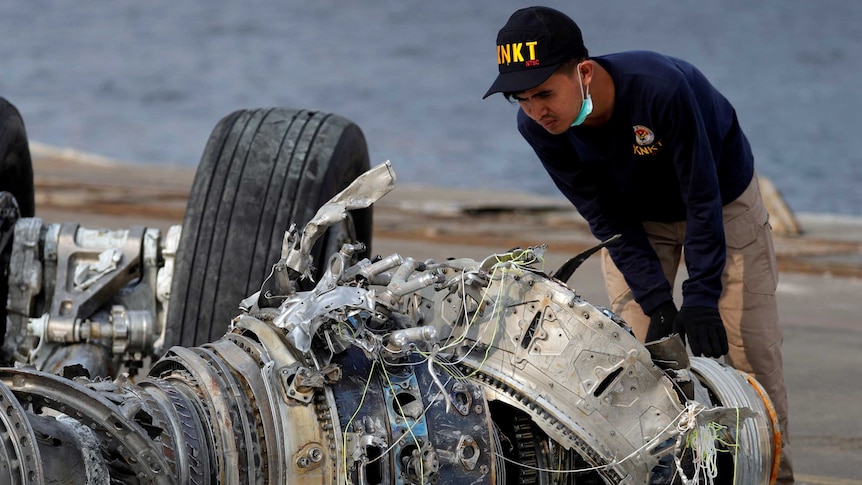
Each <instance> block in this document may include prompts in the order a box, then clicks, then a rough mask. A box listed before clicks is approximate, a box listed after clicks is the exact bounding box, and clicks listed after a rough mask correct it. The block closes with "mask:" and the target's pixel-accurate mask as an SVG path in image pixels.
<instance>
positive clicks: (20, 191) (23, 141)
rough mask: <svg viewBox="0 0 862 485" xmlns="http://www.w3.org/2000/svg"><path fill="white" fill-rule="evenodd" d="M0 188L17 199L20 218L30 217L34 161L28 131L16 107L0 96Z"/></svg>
mask: <svg viewBox="0 0 862 485" xmlns="http://www.w3.org/2000/svg"><path fill="white" fill-rule="evenodd" d="M0 190H2V191H6V192H10V193H11V194H12V195H14V196H15V200H16V201H17V202H18V209H19V210H20V211H21V217H33V215H35V213H36V202H35V197H34V191H33V161H32V159H31V158H30V143H29V141H28V140H27V130H25V129H24V120H23V119H22V118H21V113H19V112H18V109H17V108H16V107H15V106H14V105H13V104H12V103H10V102H9V101H7V100H6V98H2V97H0Z"/></svg>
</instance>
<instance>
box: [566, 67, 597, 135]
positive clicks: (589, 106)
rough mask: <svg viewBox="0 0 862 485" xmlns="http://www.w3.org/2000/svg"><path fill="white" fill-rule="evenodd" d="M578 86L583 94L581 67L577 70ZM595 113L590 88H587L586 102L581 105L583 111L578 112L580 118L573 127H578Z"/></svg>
mask: <svg viewBox="0 0 862 485" xmlns="http://www.w3.org/2000/svg"><path fill="white" fill-rule="evenodd" d="M577 71H578V72H577V76H578V84H579V85H580V86H581V93H583V92H584V84H583V82H581V72H580V65H579V66H578V68H577ZM592 112H593V98H592V97H591V96H590V87H589V86H587V93H586V94H585V95H584V101H583V102H582V103H581V110H580V111H578V116H577V117H575V121H572V125H571V126H578V125H580V124H581V123H583V122H584V120H585V119H587V116H589V115H590V113H592Z"/></svg>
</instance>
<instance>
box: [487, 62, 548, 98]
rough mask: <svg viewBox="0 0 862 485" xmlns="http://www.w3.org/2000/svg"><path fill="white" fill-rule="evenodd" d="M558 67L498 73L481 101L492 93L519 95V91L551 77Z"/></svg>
mask: <svg viewBox="0 0 862 485" xmlns="http://www.w3.org/2000/svg"><path fill="white" fill-rule="evenodd" d="M558 67H560V65H559V64H554V65H553V66H544V67H539V68H534V69H528V70H521V71H513V72H506V73H500V74H499V75H498V76H497V79H495V80H494V84H492V85H491V88H490V89H488V92H487V93H485V95H484V96H482V99H485V98H487V97H488V96H490V95H492V94H494V93H519V92H521V91H526V90H528V89H533V88H534V87H536V86H538V85H539V84H542V83H543V82H545V81H546V80H547V79H548V78H549V77H551V74H553V73H554V71H556V70H557V68H558Z"/></svg>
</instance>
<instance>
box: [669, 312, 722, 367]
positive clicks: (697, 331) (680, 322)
mask: <svg viewBox="0 0 862 485" xmlns="http://www.w3.org/2000/svg"><path fill="white" fill-rule="evenodd" d="M673 331H674V332H676V333H678V334H680V336H681V337H682V341H683V342H685V339H686V336H687V337H688V345H689V347H691V353H692V354H694V355H696V356H699V355H704V356H706V357H721V356H722V355H724V354H726V353H727V332H726V331H725V330H724V324H723V323H722V322H721V315H719V313H718V308H711V307H704V306H689V307H686V306H684V307H682V308H680V309H679V313H678V314H677V316H676V319H675V320H674V322H673Z"/></svg>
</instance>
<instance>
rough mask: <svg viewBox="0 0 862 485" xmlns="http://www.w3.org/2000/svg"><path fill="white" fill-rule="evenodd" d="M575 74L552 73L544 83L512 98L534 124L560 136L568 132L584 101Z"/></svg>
mask: <svg viewBox="0 0 862 485" xmlns="http://www.w3.org/2000/svg"><path fill="white" fill-rule="evenodd" d="M577 76H578V74H577V73H573V74H572V75H566V74H561V73H559V72H555V73H554V74H552V75H551V77H549V78H548V79H547V80H546V81H545V82H543V83H542V84H540V85H538V86H536V87H535V88H533V89H530V90H527V91H524V92H523V93H519V94H518V95H516V96H513V97H512V98H513V99H514V100H516V101H517V102H518V104H519V105H520V106H521V109H523V110H524V113H525V114H526V115H527V116H529V117H530V118H531V119H533V120H534V121H535V122H536V123H539V124H540V125H542V127H543V128H544V129H546V130H548V132H549V133H552V134H554V135H559V134H561V133H563V132H565V131H566V130H568V129H569V127H570V126H571V124H572V122H573V121H575V118H576V117H577V116H578V112H579V111H580V109H581V103H582V102H583V101H584V98H583V94H582V92H581V85H580V83H578V78H577Z"/></svg>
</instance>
